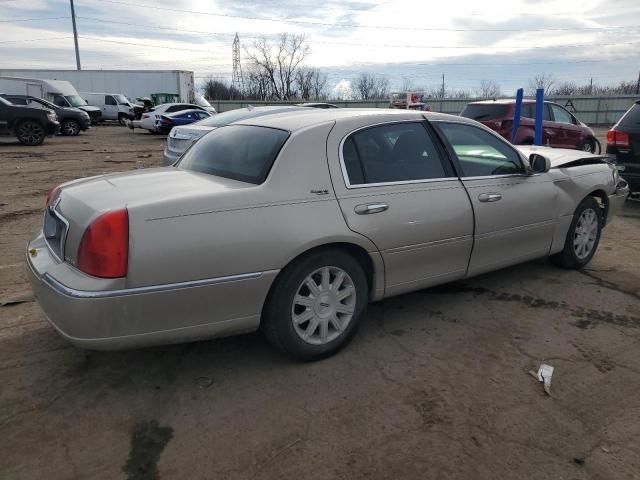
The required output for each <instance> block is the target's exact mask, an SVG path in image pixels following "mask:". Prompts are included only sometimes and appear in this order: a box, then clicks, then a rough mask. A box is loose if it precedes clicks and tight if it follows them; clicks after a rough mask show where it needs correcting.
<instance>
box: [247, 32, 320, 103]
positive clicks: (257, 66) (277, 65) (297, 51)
mask: <svg viewBox="0 0 640 480" xmlns="http://www.w3.org/2000/svg"><path fill="white" fill-rule="evenodd" d="M310 52H311V49H310V48H309V45H308V44H307V43H305V36H304V35H297V34H289V33H283V34H281V35H280V37H279V39H278V41H277V42H275V43H271V42H270V41H269V40H267V38H266V37H261V38H259V39H258V40H256V41H255V42H254V43H253V48H252V49H251V50H245V53H246V55H247V60H248V62H249V68H251V69H253V70H254V72H255V73H257V74H258V75H259V76H260V77H263V78H266V79H267V80H268V82H269V89H268V92H265V94H269V95H270V96H271V98H277V99H279V100H287V99H290V98H294V97H295V89H294V84H295V80H296V72H297V71H298V69H299V68H300V66H301V64H302V62H303V61H304V59H305V58H306V57H308V56H309V53H310ZM259 83H260V82H259ZM265 98H269V97H265Z"/></svg>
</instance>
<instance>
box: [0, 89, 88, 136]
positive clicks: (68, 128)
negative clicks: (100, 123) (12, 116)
mask: <svg viewBox="0 0 640 480" xmlns="http://www.w3.org/2000/svg"><path fill="white" fill-rule="evenodd" d="M2 96H3V97H4V98H5V99H6V100H9V101H10V102H11V103H13V104H14V105H27V106H30V107H35V108H44V109H49V110H53V111H54V112H56V116H57V117H58V122H60V133H62V135H72V136H75V135H78V134H79V133H80V131H84V130H87V129H88V128H91V120H90V119H89V114H88V113H87V112H85V111H84V110H80V109H79V108H74V107H59V106H58V105H55V104H53V103H51V102H47V101H46V100H43V99H42V98H36V97H31V96H29V95H2Z"/></svg>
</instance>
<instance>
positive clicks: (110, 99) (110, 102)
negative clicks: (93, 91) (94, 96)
mask: <svg viewBox="0 0 640 480" xmlns="http://www.w3.org/2000/svg"><path fill="white" fill-rule="evenodd" d="M104 104H105V105H117V103H116V99H115V98H113V97H112V96H111V95H105V97H104Z"/></svg>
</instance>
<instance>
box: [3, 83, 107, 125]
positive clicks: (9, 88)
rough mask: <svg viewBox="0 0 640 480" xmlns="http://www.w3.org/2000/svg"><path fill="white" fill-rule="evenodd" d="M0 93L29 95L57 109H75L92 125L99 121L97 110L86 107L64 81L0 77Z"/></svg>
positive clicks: (81, 99) (85, 103) (73, 89)
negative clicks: (49, 103)
mask: <svg viewBox="0 0 640 480" xmlns="http://www.w3.org/2000/svg"><path fill="white" fill-rule="evenodd" d="M0 93H4V94H7V95H30V96H32V97H36V98H42V99H44V100H48V101H49V102H51V103H54V104H56V105H58V106H59V107H75V108H79V109H81V110H84V111H85V112H87V113H88V114H89V118H90V119H91V122H92V123H96V122H98V121H99V120H100V116H101V113H100V112H101V111H100V109H99V108H96V107H92V106H89V105H87V102H85V101H84V99H83V98H82V97H81V96H80V95H79V94H78V92H77V91H76V89H75V88H74V86H73V85H71V83H69V82H67V81H66V80H49V79H43V78H27V77H6V76H0Z"/></svg>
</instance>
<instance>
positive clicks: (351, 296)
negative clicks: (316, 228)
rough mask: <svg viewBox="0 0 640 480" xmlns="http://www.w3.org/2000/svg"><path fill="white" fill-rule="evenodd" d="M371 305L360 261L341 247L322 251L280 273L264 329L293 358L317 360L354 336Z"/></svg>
mask: <svg viewBox="0 0 640 480" xmlns="http://www.w3.org/2000/svg"><path fill="white" fill-rule="evenodd" d="M314 285H315V287H314ZM368 303H369V288H368V282H367V277H366V275H365V273H364V270H363V268H362V266H361V265H360V263H359V262H358V261H357V260H356V259H355V258H353V257H352V256H351V255H349V254H348V253H346V252H344V251H342V250H339V249H326V250H320V251H317V252H314V253H311V254H309V255H307V256H304V257H302V258H300V259H298V260H296V261H294V263H292V264H290V265H289V266H287V267H286V268H284V269H283V270H282V271H281V272H280V274H279V275H278V278H277V279H276V281H275V283H274V284H273V286H272V288H271V291H270V292H269V296H268V298H267V301H266V304H265V308H264V310H263V317H262V322H261V326H260V328H261V330H262V332H263V333H264V335H265V336H266V337H267V338H268V339H269V341H270V342H271V343H272V344H273V345H274V346H276V347H277V348H279V349H280V350H282V351H283V352H284V353H285V354H287V355H288V356H289V357H291V358H294V359H296V360H302V361H312V360H319V359H321V358H325V357H328V356H330V355H332V354H334V353H336V352H337V351H338V350H340V349H341V348H342V347H344V346H345V345H346V344H347V343H348V342H349V341H350V340H351V338H353V335H354V334H355V332H356V330H357V328H358V325H359V323H360V321H361V319H362V317H363V316H364V312H365V310H366V307H367V304H368Z"/></svg>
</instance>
